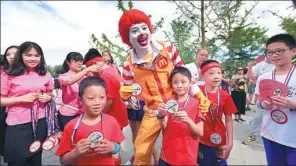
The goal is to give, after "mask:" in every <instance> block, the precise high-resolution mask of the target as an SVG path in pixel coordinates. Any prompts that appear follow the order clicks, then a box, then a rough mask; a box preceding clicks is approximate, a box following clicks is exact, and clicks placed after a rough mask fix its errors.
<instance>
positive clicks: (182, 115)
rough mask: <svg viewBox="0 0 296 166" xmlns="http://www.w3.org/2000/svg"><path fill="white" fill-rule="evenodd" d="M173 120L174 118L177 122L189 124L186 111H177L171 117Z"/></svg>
mask: <svg viewBox="0 0 296 166" xmlns="http://www.w3.org/2000/svg"><path fill="white" fill-rule="evenodd" d="M173 118H175V119H176V120H178V121H181V122H185V123H189V122H190V120H191V119H190V118H189V117H188V114H187V112H186V111H178V112H176V113H175V114H174V115H173Z"/></svg>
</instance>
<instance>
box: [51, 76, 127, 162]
mask: <svg viewBox="0 0 296 166" xmlns="http://www.w3.org/2000/svg"><path fill="white" fill-rule="evenodd" d="M79 97H80V100H81V101H82V105H83V109H84V114H82V115H80V116H79V117H77V118H75V119H73V120H71V121H70V122H69V123H68V124H67V125H66V126H65V129H64V135H63V137H62V140H61V143H60V146H59V148H58V149H57V151H56V155H57V156H60V162H61V164H62V165H69V164H73V165H114V160H113V158H112V155H114V154H117V153H118V152H119V151H120V145H119V144H120V143H121V142H122V141H123V140H124V136H123V133H122V132H121V130H120V127H119V125H118V123H117V121H116V119H114V118H113V117H112V116H110V115H107V114H104V113H103V112H102V111H103V109H104V107H105V104H106V100H107V92H106V84H105V82H104V80H102V79H101V78H98V77H96V76H91V77H87V78H85V79H84V80H82V81H81V83H80V85H79Z"/></svg>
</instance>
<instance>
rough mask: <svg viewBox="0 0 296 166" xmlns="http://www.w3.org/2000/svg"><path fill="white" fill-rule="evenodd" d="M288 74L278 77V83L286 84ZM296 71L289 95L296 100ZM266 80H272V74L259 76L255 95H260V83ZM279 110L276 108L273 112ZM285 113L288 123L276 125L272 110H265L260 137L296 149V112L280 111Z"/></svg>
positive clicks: (289, 85) (291, 80)
mask: <svg viewBox="0 0 296 166" xmlns="http://www.w3.org/2000/svg"><path fill="white" fill-rule="evenodd" d="M286 77H287V74H285V75H276V81H278V82H281V83H284V82H285V79H286ZM295 78H296V69H295V70H294V73H293V75H292V76H291V79H290V81H289V83H288V88H289V95H288V96H287V97H289V98H292V100H294V101H295V100H296V79H295ZM264 79H272V72H267V73H264V74H262V75H261V76H259V78H258V81H257V83H258V86H256V90H255V93H256V94H259V83H260V81H261V80H264ZM275 109H277V108H276V107H274V108H273V110H275ZM280 110H281V111H283V112H284V113H285V114H286V115H287V117H288V121H287V122H286V123H285V124H278V123H276V122H275V121H274V120H273V119H272V117H271V115H272V110H264V114H263V121H262V126H261V132H260V135H261V136H262V137H264V138H266V139H269V140H271V141H274V142H277V143H279V144H282V145H286V146H289V147H293V148H296V132H295V126H296V111H290V109H280Z"/></svg>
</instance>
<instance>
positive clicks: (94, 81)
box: [78, 76, 107, 98]
mask: <svg viewBox="0 0 296 166" xmlns="http://www.w3.org/2000/svg"><path fill="white" fill-rule="evenodd" d="M90 86H101V87H103V88H104V89H105V90H106V83H105V81H104V80H103V79H102V78H100V77H97V76H90V77H87V78H85V79H83V80H82V81H81V82H80V84H79V92H78V95H79V97H80V98H82V96H83V94H84V90H85V89H86V88H87V87H90ZM106 93H107V90H106Z"/></svg>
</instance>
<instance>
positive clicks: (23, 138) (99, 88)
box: [0, 9, 296, 166]
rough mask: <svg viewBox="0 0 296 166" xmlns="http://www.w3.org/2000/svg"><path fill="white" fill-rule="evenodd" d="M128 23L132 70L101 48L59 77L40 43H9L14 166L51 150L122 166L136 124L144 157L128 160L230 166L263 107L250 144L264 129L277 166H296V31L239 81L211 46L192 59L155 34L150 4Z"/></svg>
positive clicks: (275, 42) (137, 153)
mask: <svg viewBox="0 0 296 166" xmlns="http://www.w3.org/2000/svg"><path fill="white" fill-rule="evenodd" d="M118 27H119V33H120V36H121V39H122V41H123V43H125V44H126V45H128V46H130V47H131V49H130V50H129V51H128V54H127V57H126V61H125V62H124V64H123V67H122V68H123V69H122V71H120V70H119V69H118V67H117V65H116V64H114V63H113V58H112V55H111V53H110V52H109V51H104V52H102V54H101V53H100V52H99V51H98V50H97V49H94V48H91V49H89V51H88V52H87V53H85V55H84V56H83V55H82V54H81V53H78V52H70V53H68V54H67V55H66V56H65V60H64V62H63V65H62V71H61V73H60V74H59V75H58V77H57V78H56V79H53V78H52V76H51V74H50V73H49V72H48V71H47V68H46V59H45V56H44V53H43V50H42V48H41V46H39V45H38V44H37V43H35V42H30V41H27V42H24V43H22V44H21V45H20V46H10V47H8V48H7V49H6V51H5V53H4V55H3V60H1V62H3V64H1V111H0V115H1V118H0V123H1V124H0V127H1V129H0V139H1V140H0V151H1V155H3V156H4V160H5V162H7V163H8V165H9V166H27V165H30V166H36V165H42V152H43V151H44V150H52V149H53V148H54V147H57V150H56V152H55V154H56V156H58V157H59V158H60V163H61V164H62V165H120V164H121V157H120V144H121V143H122V141H123V140H124V139H125V137H126V136H125V135H123V132H122V130H123V128H124V127H127V126H128V125H129V126H130V127H131V130H132V140H133V143H134V144H133V146H134V156H133V157H132V158H130V160H129V161H128V162H127V163H126V164H127V165H151V164H154V165H161V166H167V165H197V164H198V165H200V166H207V165H227V159H228V157H229V155H230V153H231V150H232V148H233V127H234V123H235V122H241V121H245V120H244V119H243V118H242V115H244V114H245V112H246V110H248V108H249V105H253V104H255V105H256V110H255V115H254V119H253V120H252V123H251V125H250V133H249V137H248V138H247V139H246V140H244V141H243V143H244V144H251V143H255V141H256V135H257V134H258V132H259V131H260V135H261V136H262V139H263V142H264V148H265V152H266V159H267V163H268V165H296V141H295V140H296V134H295V133H294V132H291V131H292V128H293V127H294V126H295V125H296V82H295V78H296V72H294V70H295V65H293V64H292V63H293V62H295V59H293V60H292V58H293V55H295V53H296V40H295V38H294V37H293V36H291V35H289V34H278V35H275V36H272V37H271V38H269V39H268V40H267V41H266V51H265V55H264V57H263V60H262V61H260V62H259V61H257V62H250V63H248V65H247V67H245V68H244V67H243V66H240V67H238V68H237V69H236V73H235V74H234V75H233V76H232V77H229V76H228V75H227V72H228V71H226V70H223V68H222V66H221V64H220V63H219V62H218V61H215V60H211V59H209V58H210V55H209V53H208V51H207V49H206V48H202V49H199V50H197V52H196V55H195V56H196V61H195V62H192V63H190V64H186V65H184V64H183V62H182V59H181V57H180V55H179V52H178V49H177V48H176V47H174V46H173V45H172V44H171V43H170V42H169V41H159V40H156V39H154V36H153V35H152V32H153V28H152V25H151V22H150V18H149V16H147V15H146V14H145V13H143V12H142V11H140V10H137V9H131V10H128V11H126V12H124V13H123V15H122V16H121V18H120V20H119V24H118ZM291 61H292V63H291ZM246 69H247V70H246ZM266 80H269V82H268V81H267V85H268V86H267V85H266V86H263V85H262V86H261V82H262V84H263V82H266ZM272 81H273V82H272ZM279 87H281V88H282V89H279ZM274 88H275V89H274ZM285 88H286V89H285ZM53 90H57V91H56V93H53ZM273 90H274V91H275V92H277V91H280V92H279V93H277V94H279V95H272V94H271V93H272V92H273ZM286 91H287V93H286ZM53 94H55V95H53ZM247 94H248V95H247ZM282 94H286V95H285V96H283V95H282ZM59 95H60V96H61V101H60V104H61V106H60V107H59V109H58V110H57V109H56V102H54V101H55V99H57V98H58V97H59ZM233 114H234V115H233ZM223 117H224V118H223ZM234 121H235V122H234ZM160 132H162V134H163V140H162V146H161V152H160V153H159V152H158V150H157V148H156V146H155V142H156V139H157V138H158V136H159V134H160ZM152 156H153V160H154V163H152V162H151V158H152Z"/></svg>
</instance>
